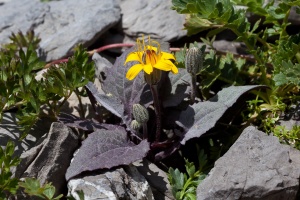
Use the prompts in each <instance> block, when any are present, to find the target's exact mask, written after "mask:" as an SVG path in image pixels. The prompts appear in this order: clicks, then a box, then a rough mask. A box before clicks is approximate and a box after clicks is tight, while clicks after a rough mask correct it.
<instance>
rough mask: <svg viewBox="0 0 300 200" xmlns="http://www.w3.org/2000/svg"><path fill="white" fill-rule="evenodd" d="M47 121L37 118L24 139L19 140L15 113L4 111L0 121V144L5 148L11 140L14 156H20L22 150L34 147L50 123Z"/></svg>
mask: <svg viewBox="0 0 300 200" xmlns="http://www.w3.org/2000/svg"><path fill="white" fill-rule="evenodd" d="M49 122H50V121H49V120H44V119H41V120H39V121H38V122H37V123H36V126H34V127H33V128H32V130H31V131H30V132H29V134H28V135H27V136H26V137H25V139H23V140H20V137H21V136H22V132H21V131H20V126H19V125H18V119H17V117H16V113H13V112H5V113H3V119H2V121H1V123H0V146H1V147H2V148H5V146H6V144H7V142H8V141H9V140H10V141H13V142H14V144H15V152H14V156H17V157H20V155H21V154H22V153H23V152H24V151H26V150H28V149H30V148H32V147H34V146H35V145H36V143H37V142H38V141H39V140H40V139H41V138H42V137H43V135H45V134H46V133H47V131H48V130H49V127H50V125H51V124H50V123H49Z"/></svg>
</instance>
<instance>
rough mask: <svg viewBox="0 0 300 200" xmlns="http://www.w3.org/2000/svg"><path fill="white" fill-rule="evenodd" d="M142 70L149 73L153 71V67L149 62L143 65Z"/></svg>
mask: <svg viewBox="0 0 300 200" xmlns="http://www.w3.org/2000/svg"><path fill="white" fill-rule="evenodd" d="M144 71H145V72H146V73H147V74H151V73H152V72H153V67H152V65H151V64H148V65H144Z"/></svg>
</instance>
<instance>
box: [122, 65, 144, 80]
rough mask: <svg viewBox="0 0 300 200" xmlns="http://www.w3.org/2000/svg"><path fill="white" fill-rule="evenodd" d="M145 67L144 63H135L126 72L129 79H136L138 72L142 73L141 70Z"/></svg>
mask: <svg viewBox="0 0 300 200" xmlns="http://www.w3.org/2000/svg"><path fill="white" fill-rule="evenodd" d="M143 68H144V65H142V64H136V65H133V66H132V67H131V68H130V69H129V70H128V72H127V74H126V78H127V79H128V80H132V79H134V78H135V77H136V76H137V75H138V73H140V71H141V70H142V69H143Z"/></svg>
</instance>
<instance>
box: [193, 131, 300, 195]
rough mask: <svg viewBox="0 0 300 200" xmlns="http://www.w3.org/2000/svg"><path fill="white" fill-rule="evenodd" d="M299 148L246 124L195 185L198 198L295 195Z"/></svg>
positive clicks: (299, 172) (299, 160)
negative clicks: (236, 138)
mask: <svg viewBox="0 0 300 200" xmlns="http://www.w3.org/2000/svg"><path fill="white" fill-rule="evenodd" d="M299 166H300V152H299V151H298V150H296V149H293V148H292V147H290V146H287V145H283V144H280V143H279V141H278V138H276V137H274V136H269V135H267V134H265V133H263V132H261V131H258V130H257V129H256V128H255V127H248V128H246V129H245V130H244V131H243V133H242V134H241V136H240V137H239V138H238V140H237V141H236V142H235V143H234V144H233V145H232V146H231V148H230V149H229V150H228V152H227V153H226V154H224V156H223V157H221V158H220V159H219V160H217V161H216V162H215V166H214V168H213V169H212V170H211V172H210V173H209V176H208V177H207V178H206V179H204V181H203V182H201V183H200V185H199V186H198V188H197V199H201V200H208V199H214V200H224V199H239V200H241V199H264V200H265V199H266V200H270V199H272V200H282V199H295V198H296V195H297V192H298V189H299V177H300V168H299Z"/></svg>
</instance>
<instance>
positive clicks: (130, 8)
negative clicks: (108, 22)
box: [121, 0, 187, 41]
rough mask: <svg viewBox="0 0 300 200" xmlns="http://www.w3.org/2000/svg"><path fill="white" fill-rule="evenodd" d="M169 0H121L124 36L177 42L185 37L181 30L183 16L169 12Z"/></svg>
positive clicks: (184, 31)
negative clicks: (148, 36)
mask: <svg viewBox="0 0 300 200" xmlns="http://www.w3.org/2000/svg"><path fill="white" fill-rule="evenodd" d="M171 6H172V3H171V0H167V1H164V2H162V1H161V0H152V1H148V0H122V1H121V9H122V26H123V30H124V32H125V34H127V35H128V36H130V37H134V38H136V37H139V36H141V34H145V36H146V35H150V36H151V37H152V38H153V39H161V40H164V41H173V40H178V39H180V38H181V37H183V36H186V34H187V32H186V30H183V24H184V22H185V16H184V15H179V14H178V13H177V12H176V11H175V10H171V9H170V8H171Z"/></svg>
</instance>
